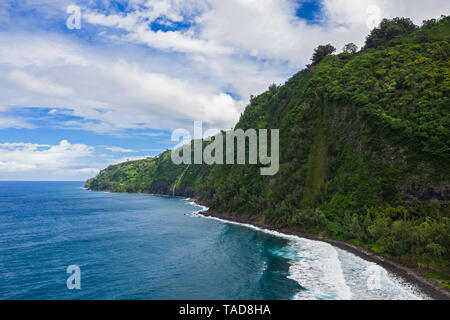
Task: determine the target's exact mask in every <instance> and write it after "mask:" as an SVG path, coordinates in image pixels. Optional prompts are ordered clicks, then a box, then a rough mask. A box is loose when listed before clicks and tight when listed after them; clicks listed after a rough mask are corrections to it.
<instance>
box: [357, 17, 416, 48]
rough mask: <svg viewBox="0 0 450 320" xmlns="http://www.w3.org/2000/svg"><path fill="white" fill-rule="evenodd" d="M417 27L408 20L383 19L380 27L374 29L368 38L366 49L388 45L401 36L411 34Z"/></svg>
mask: <svg viewBox="0 0 450 320" xmlns="http://www.w3.org/2000/svg"><path fill="white" fill-rule="evenodd" d="M416 28H417V26H416V25H415V24H414V23H413V22H412V21H411V19H408V18H394V19H391V20H389V19H383V21H381V23H380V26H379V27H377V28H375V29H373V30H372V31H371V32H370V34H369V35H368V36H367V38H366V46H365V47H366V48H376V47H378V46H379V45H381V44H387V43H388V42H389V41H390V40H392V39H394V38H395V37H397V36H399V35H404V34H408V33H411V32H412V31H414V30H415V29H416Z"/></svg>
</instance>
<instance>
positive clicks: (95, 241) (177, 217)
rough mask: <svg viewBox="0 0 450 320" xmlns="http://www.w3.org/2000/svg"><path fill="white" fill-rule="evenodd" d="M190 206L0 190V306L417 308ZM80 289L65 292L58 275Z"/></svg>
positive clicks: (382, 273) (332, 251) (374, 277)
mask: <svg viewBox="0 0 450 320" xmlns="http://www.w3.org/2000/svg"><path fill="white" fill-rule="evenodd" d="M201 209H202V207H201V206H198V205H196V204H195V203H193V202H192V201H191V200H190V199H184V198H179V197H164V196H155V195H147V194H119V193H108V192H94V191H88V190H85V189H84V188H83V182H9V181H2V182H0V299H283V300H288V299H322V300H323V299H423V298H426V297H425V296H423V295H422V294H421V293H420V292H419V291H418V290H417V289H416V288H414V287H412V286H411V285H408V284H405V283H403V282H402V281H401V280H400V279H398V278H396V277H395V276H394V275H392V274H390V273H389V272H387V271H386V270H385V269H383V268H381V267H380V266H378V265H376V264H374V263H371V262H367V261H365V260H363V259H361V258H359V257H357V256H355V255H353V254H351V253H348V252H346V251H343V250H341V249H338V248H335V247H333V246H331V245H329V244H327V243H324V242H319V241H312V240H307V239H302V238H299V237H295V236H288V235H283V234H280V233H277V232H273V231H267V230H261V229H259V228H256V227H252V226H247V225H242V224H237V223H229V222H225V221H221V220H220V219H216V218H207V217H202V216H199V215H197V214H195V212H198V211H199V210H201ZM72 265H75V266H78V267H79V269H80V285H81V287H80V289H72V290H70V289H68V286H67V279H68V278H69V277H70V276H71V274H69V273H67V272H66V271H67V267H68V266H72Z"/></svg>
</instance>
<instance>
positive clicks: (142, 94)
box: [0, 0, 450, 180]
mask: <svg viewBox="0 0 450 320" xmlns="http://www.w3.org/2000/svg"><path fill="white" fill-rule="evenodd" d="M74 8H75V9H77V8H78V9H79V15H78V11H77V10H75V11H74V10H73V9H74ZM449 13H450V2H449V1H447V0H428V1H422V0H420V1H419V0H395V1H393V0H352V1H349V0H321V1H319V0H317V1H315V0H314V1H313V0H311V1H309V0H227V1H223V0H215V1H214V0H128V1H125V0H116V1H110V0H79V1H77V0H59V1H58V0H21V1H15V0H2V1H1V2H0V180H85V179H87V178H89V177H93V176H95V174H97V173H98V171H99V170H100V169H103V168H105V167H106V166H108V165H110V164H114V163H119V162H122V161H126V160H133V159H140V158H146V157H152V156H156V155H158V154H160V153H161V152H163V151H164V150H167V149H170V148H172V147H173V146H174V145H175V144H176V142H172V141H171V139H170V137H171V132H172V131H173V130H175V129H177V128H185V129H187V130H189V131H192V128H193V124H194V121H202V122H203V125H204V128H205V129H206V128H214V129H230V128H232V127H233V125H234V124H235V123H236V122H237V120H238V119H239V116H240V114H241V113H242V112H243V110H244V109H245V106H246V105H247V104H248V100H249V97H250V95H257V94H259V93H262V92H264V91H265V90H267V87H268V86H269V85H270V84H272V83H277V84H282V83H284V82H285V81H286V80H287V79H288V78H289V77H291V76H292V75H293V74H295V73H296V72H298V71H299V70H301V69H302V68H304V67H305V65H307V64H308V63H310V57H311V55H312V52H313V49H314V48H315V47H317V46H318V45H320V44H327V43H331V44H332V45H334V46H335V47H336V48H338V49H340V48H342V47H343V46H344V45H345V44H346V43H349V42H353V43H355V44H357V45H358V46H359V47H361V46H362V45H363V44H364V39H365V37H366V36H367V34H368V33H369V32H370V29H371V28H373V27H374V26H376V25H377V24H378V23H379V22H380V21H381V19H382V18H393V17H397V16H401V17H409V18H411V19H412V20H413V21H414V22H415V23H416V24H418V25H420V24H421V22H422V21H423V20H425V19H430V18H438V17H439V16H440V15H441V14H445V15H448V14H449ZM78 18H79V19H78ZM78 22H79V24H78ZM338 51H339V50H338Z"/></svg>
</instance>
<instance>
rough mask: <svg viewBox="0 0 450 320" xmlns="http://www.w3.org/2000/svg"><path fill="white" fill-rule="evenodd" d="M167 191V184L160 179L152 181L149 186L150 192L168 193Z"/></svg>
mask: <svg viewBox="0 0 450 320" xmlns="http://www.w3.org/2000/svg"><path fill="white" fill-rule="evenodd" d="M169 191H170V190H169V185H168V184H167V183H166V182H164V181H162V180H157V181H155V182H153V184H152V186H151V187H150V193H154V194H169Z"/></svg>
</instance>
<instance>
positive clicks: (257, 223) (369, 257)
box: [86, 188, 450, 300]
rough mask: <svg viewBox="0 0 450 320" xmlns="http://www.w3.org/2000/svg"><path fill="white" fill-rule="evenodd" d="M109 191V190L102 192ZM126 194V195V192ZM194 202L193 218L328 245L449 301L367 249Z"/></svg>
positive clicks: (434, 286) (415, 274)
mask: <svg viewBox="0 0 450 320" xmlns="http://www.w3.org/2000/svg"><path fill="white" fill-rule="evenodd" d="M86 190H89V191H100V190H92V189H89V188H86ZM102 191H108V192H111V191H109V190H102ZM126 193H127V192H126ZM145 194H148V195H154V196H168V197H174V196H171V195H163V194H153V193H145ZM175 197H180V198H185V199H186V197H185V196H175ZM188 200H190V201H191V202H192V204H193V205H195V206H198V207H202V209H199V210H197V211H194V212H193V214H196V215H201V216H204V217H213V218H218V219H221V220H225V221H229V222H237V223H240V224H247V225H250V226H254V227H257V228H260V229H266V230H270V231H276V232H279V233H282V234H285V235H290V236H297V237H300V238H305V239H309V240H315V241H323V242H326V243H329V244H331V245H333V246H335V247H337V248H339V249H342V250H345V251H347V252H350V253H352V254H354V255H356V256H358V257H360V258H362V259H364V260H366V261H369V262H374V263H376V264H378V265H380V266H381V267H383V268H385V269H386V270H387V271H388V272H390V273H392V274H393V275H394V276H396V277H398V278H400V279H402V280H403V281H405V282H406V283H409V284H411V285H413V286H415V287H416V288H417V289H419V290H420V291H421V292H422V293H423V294H424V295H426V296H427V297H428V298H430V299H433V300H450V292H448V291H446V290H445V289H444V288H441V286H440V283H439V282H438V281H436V280H433V279H431V278H429V277H427V276H425V275H422V274H421V273H420V272H419V271H417V270H414V269H411V268H409V267H407V266H405V265H403V264H400V263H398V262H396V261H393V260H392V259H389V258H386V257H384V256H382V255H380V254H378V253H375V252H373V251H371V250H369V249H368V248H365V247H363V246H360V245H357V244H353V243H351V242H346V241H342V240H335V239H331V238H328V237H323V236H320V235H316V234H312V233H309V232H306V231H304V230H300V229H298V228H293V227H286V226H282V225H273V224H267V223H265V222H264V221H261V218H260V217H255V216H252V215H242V214H241V215H237V214H230V213H218V212H215V211H213V210H211V209H210V208H209V207H207V205H208V203H206V202H204V201H201V200H199V199H196V198H195V197H192V198H188Z"/></svg>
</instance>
